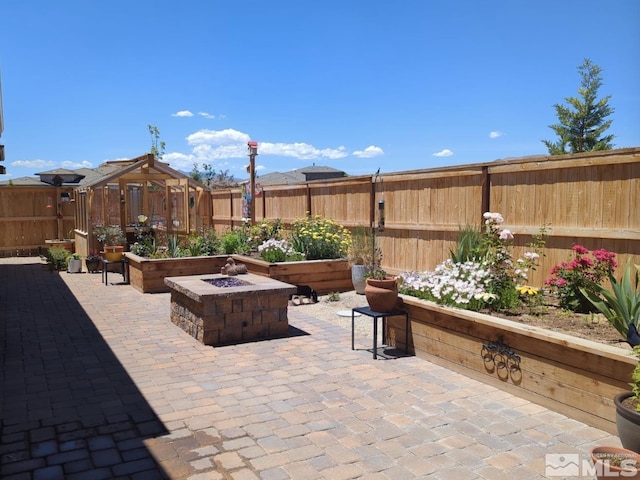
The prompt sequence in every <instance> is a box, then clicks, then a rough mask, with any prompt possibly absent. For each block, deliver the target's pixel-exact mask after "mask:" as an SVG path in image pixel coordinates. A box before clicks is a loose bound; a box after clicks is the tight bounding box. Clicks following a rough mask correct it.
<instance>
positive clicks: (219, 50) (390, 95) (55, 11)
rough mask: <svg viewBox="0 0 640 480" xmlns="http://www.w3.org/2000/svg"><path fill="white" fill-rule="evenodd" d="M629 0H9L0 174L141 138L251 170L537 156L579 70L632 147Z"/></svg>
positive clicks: (637, 91) (416, 165)
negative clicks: (596, 85)
mask: <svg viewBox="0 0 640 480" xmlns="http://www.w3.org/2000/svg"><path fill="white" fill-rule="evenodd" d="M638 24H640V2H639V1H637V0H611V1H609V2H603V1H602V0H562V1H557V0H500V1H481V0H478V1H472V0H466V1H462V0H441V1H430V0H398V1H383V0H378V1H371V0H368V1H361V0H323V1H321V2H311V1H303V0H295V1H293V0H273V1H263V0H262V1H258V0H256V1H246V0H233V1H229V0H227V1H224V2H223V1H218V0H207V1H205V0H199V1H196V0H183V1H179V2H178V1H175V0H110V1H86V0H59V1H55V2H52V1H50V0H2V2H0V80H1V82H2V96H3V107H4V109H3V110H4V127H5V129H4V132H3V135H2V139H0V143H3V144H4V145H5V156H6V160H5V162H4V165H5V167H6V169H7V175H4V176H0V180H8V179H11V178H18V177H22V176H26V175H33V174H34V173H36V172H40V171H45V170H50V169H53V168H60V167H63V168H78V167H82V166H87V167H95V166H97V165H99V164H100V163H102V162H104V161H107V160H116V159H123V158H133V157H136V156H139V155H142V154H144V153H146V152H148V151H149V149H150V146H151V137H150V135H149V132H148V130H147V125H149V124H151V125H155V126H157V127H158V128H159V130H160V134H161V139H162V140H164V141H165V142H166V155H165V157H164V160H165V161H168V162H169V163H170V164H171V166H172V167H174V168H177V169H180V170H184V171H190V170H191V169H192V167H193V164H194V163H198V164H200V165H202V164H204V163H209V164H211V165H212V166H213V168H214V169H215V170H228V171H229V173H231V174H233V175H235V176H236V177H238V178H246V176H247V174H246V171H245V165H246V164H247V163H248V158H247V141H248V140H255V141H257V142H259V147H258V152H259V155H258V158H257V161H256V163H257V165H258V169H259V170H258V174H259V175H260V174H264V173H269V172H273V171H281V172H284V171H289V170H293V169H296V168H301V167H305V166H308V165H311V164H313V163H315V164H316V165H326V166H330V167H334V168H338V169H342V170H345V171H346V172H347V173H349V174H352V175H363V174H370V173H374V172H375V171H376V170H377V169H378V168H380V169H381V171H382V172H383V173H389V172H397V171H406V170H415V169H423V168H432V167H438V166H446V165H462V164H468V163H476V162H487V161H493V160H497V159H503V158H509V157H522V156H529V155H539V154H546V153H547V151H546V148H545V147H544V145H543V144H542V142H541V140H542V139H551V140H555V136H554V133H553V131H552V130H551V129H550V128H549V125H550V124H552V123H554V122H555V121H556V116H555V110H554V109H553V105H554V104H555V103H564V98H565V97H567V96H575V95H577V88H578V86H579V83H580V77H579V75H578V71H577V67H578V66H579V65H580V64H581V63H582V61H583V59H584V58H590V59H591V60H592V61H593V62H594V63H596V64H597V65H599V66H600V67H602V68H603V74H602V76H603V80H604V85H603V86H602V88H601V89H600V96H601V97H602V96H604V95H612V98H611V101H610V104H611V105H612V106H613V107H614V108H615V112H614V114H613V116H612V118H613V125H612V127H611V129H610V130H609V132H610V133H613V134H615V135H616V138H615V139H614V144H615V146H616V148H624V147H637V146H640V28H638Z"/></svg>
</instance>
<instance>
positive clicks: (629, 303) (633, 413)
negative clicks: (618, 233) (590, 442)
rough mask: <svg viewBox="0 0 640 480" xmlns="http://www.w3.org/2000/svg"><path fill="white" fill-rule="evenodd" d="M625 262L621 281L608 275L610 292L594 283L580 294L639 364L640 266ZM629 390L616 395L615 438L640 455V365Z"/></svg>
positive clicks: (633, 375) (636, 368) (636, 369)
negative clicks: (628, 348)
mask: <svg viewBox="0 0 640 480" xmlns="http://www.w3.org/2000/svg"><path fill="white" fill-rule="evenodd" d="M634 267H635V272H633V273H632V269H631V264H630V263H627V266H626V268H625V271H624V273H623V275H622V278H621V280H620V282H618V281H617V280H616V278H615V277H614V276H613V275H612V274H609V282H610V283H611V289H612V291H609V290H607V289H606V288H604V287H603V286H601V285H599V284H596V283H593V282H591V283H589V284H588V288H581V289H580V291H581V292H582V294H583V295H584V296H585V297H586V298H587V299H588V300H589V301H590V302H591V303H592V304H593V306H594V307H596V308H597V309H598V310H599V311H600V312H601V313H602V314H603V315H604V316H605V317H606V319H607V320H608V321H609V323H611V325H613V326H614V327H615V329H616V330H617V331H618V332H619V333H620V335H622V338H623V339H624V341H625V342H627V343H628V344H629V345H631V346H632V347H633V352H634V354H635V355H636V356H637V357H638V360H639V361H640V335H638V326H639V325H640V288H638V287H640V283H639V282H638V280H639V277H640V265H634ZM630 385H631V387H632V389H631V391H630V392H629V391H627V392H622V393H619V394H618V395H616V397H615V398H614V403H615V406H616V426H617V428H618V436H619V437H620V441H621V442H622V445H623V446H624V447H625V448H628V449H629V450H633V451H635V452H640V363H638V364H637V365H636V367H635V369H634V371H633V374H632V382H631V383H630Z"/></svg>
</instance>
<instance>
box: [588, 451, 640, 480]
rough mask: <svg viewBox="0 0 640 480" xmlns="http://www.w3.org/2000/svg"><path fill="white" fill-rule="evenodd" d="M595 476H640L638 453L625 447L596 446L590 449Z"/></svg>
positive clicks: (598, 477)
mask: <svg viewBox="0 0 640 480" xmlns="http://www.w3.org/2000/svg"><path fill="white" fill-rule="evenodd" d="M591 461H592V462H593V466H594V467H595V472H596V478H597V479H598V480H604V479H607V478H613V477H616V478H640V455H639V454H638V453H637V452H632V451H631V450H627V449H625V448H620V447H610V446H598V447H594V448H592V449H591Z"/></svg>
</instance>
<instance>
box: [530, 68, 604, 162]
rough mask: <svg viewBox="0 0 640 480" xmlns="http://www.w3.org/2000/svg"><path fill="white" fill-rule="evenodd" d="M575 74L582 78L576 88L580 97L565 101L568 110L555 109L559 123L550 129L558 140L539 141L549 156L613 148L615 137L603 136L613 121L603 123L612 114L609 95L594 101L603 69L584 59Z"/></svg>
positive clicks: (562, 108) (556, 107) (564, 107)
mask: <svg viewBox="0 0 640 480" xmlns="http://www.w3.org/2000/svg"><path fill="white" fill-rule="evenodd" d="M578 72H580V76H581V77H582V82H581V84H580V88H578V94H579V95H580V97H566V98H565V101H566V102H567V103H568V104H569V105H568V106H566V105H558V104H556V105H554V108H555V109H556V115H557V117H558V123H555V124H553V125H549V128H551V129H552V130H553V131H554V132H555V133H556V134H557V135H558V140H557V141H555V142H553V141H550V140H543V141H542V143H544V144H545V145H546V146H547V148H548V149H549V154H551V155H562V154H564V153H578V152H589V151H592V150H611V149H612V148H613V144H612V143H611V141H612V140H613V138H614V135H604V136H603V134H604V132H605V131H606V130H607V129H608V128H609V127H610V126H611V123H612V121H613V120H605V119H606V118H607V117H608V116H609V115H611V114H612V113H613V111H614V110H613V107H611V106H609V99H610V98H611V95H608V96H606V97H604V98H602V99H600V100H597V98H598V89H599V88H600V87H601V86H602V77H601V76H600V73H601V72H602V69H601V68H600V67H599V66H597V65H595V64H594V63H592V62H591V60H589V59H588V58H587V59H585V60H584V62H583V63H582V65H580V66H579V67H578Z"/></svg>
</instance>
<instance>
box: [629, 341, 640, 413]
mask: <svg viewBox="0 0 640 480" xmlns="http://www.w3.org/2000/svg"><path fill="white" fill-rule="evenodd" d="M633 353H634V355H635V356H636V357H638V363H637V364H636V367H635V368H634V369H633V373H632V374H631V383H630V384H629V385H631V392H632V393H633V398H634V400H635V406H636V411H637V412H640V345H636V346H635V347H633Z"/></svg>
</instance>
